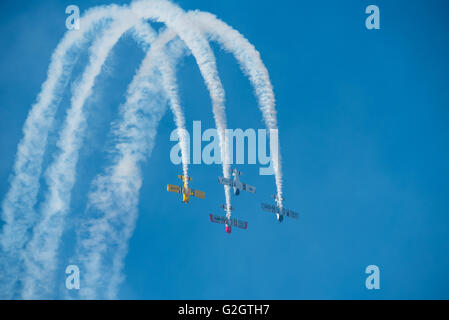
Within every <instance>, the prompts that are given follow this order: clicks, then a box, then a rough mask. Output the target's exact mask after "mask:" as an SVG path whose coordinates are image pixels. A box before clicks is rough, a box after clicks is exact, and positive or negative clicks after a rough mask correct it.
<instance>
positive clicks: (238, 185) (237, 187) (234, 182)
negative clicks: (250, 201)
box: [218, 168, 256, 196]
mask: <svg viewBox="0 0 449 320" xmlns="http://www.w3.org/2000/svg"><path fill="white" fill-rule="evenodd" d="M241 174H242V173H241V172H240V171H238V170H237V169H235V168H234V170H232V175H233V176H234V179H229V178H223V177H218V182H219V183H220V184H224V185H228V186H230V187H233V188H234V194H235V195H236V196H238V195H239V194H240V191H241V190H245V191H248V192H250V193H256V187H253V186H250V185H249V184H246V183H243V182H241V181H240V179H239V175H241Z"/></svg>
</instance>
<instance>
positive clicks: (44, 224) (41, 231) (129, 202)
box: [2, 0, 282, 297]
mask: <svg viewBox="0 0 449 320" xmlns="http://www.w3.org/2000/svg"><path fill="white" fill-rule="evenodd" d="M109 8H112V9H111V10H107V9H105V8H100V9H93V10H90V11H89V12H101V13H100V14H97V20H98V21H100V20H101V19H106V18H108V17H111V16H112V15H113V13H115V12H116V13H117V14H116V17H115V20H114V22H113V27H111V28H114V26H116V27H117V28H119V27H118V25H119V24H120V22H117V21H119V20H120V19H121V18H122V19H123V21H122V22H121V23H123V25H128V29H129V28H131V27H132V26H133V25H134V24H135V22H134V21H135V20H136V19H137V20H139V21H140V19H141V18H144V19H152V20H156V21H159V22H164V23H165V24H166V25H167V26H168V27H169V28H170V29H172V30H173V31H168V32H171V33H172V35H171V36H170V37H171V38H173V37H174V35H175V34H178V35H179V37H180V38H181V39H182V40H183V41H184V42H185V43H186V44H187V46H188V47H189V49H190V50H191V52H192V53H193V55H194V57H195V59H196V61H197V64H198V66H199V68H200V71H201V74H202V75H203V78H204V79H205V82H206V85H207V87H208V89H209V92H210V95H211V99H212V104H213V111H214V119H215V122H216V127H217V130H218V132H219V143H220V150H221V155H222V159H223V174H224V176H225V177H229V159H228V158H227V148H226V146H227V145H228V144H227V141H226V136H225V134H224V130H225V129H226V117H225V113H224V91H223V88H222V86H221V82H220V79H219V78H218V73H217V70H216V64H215V57H214V55H213V53H212V51H211V49H210V47H209V44H208V42H207V41H206V40H205V39H204V38H203V32H205V33H206V34H207V35H208V36H209V37H210V39H212V40H216V41H218V42H220V43H221V44H222V46H223V47H224V48H225V49H226V50H228V51H230V52H232V53H233V54H234V55H235V57H236V58H237V59H238V60H239V63H240V65H241V67H242V69H243V71H244V72H245V73H246V74H247V75H248V76H249V78H250V80H251V82H252V84H253V86H254V90H255V93H256V96H257V97H258V101H259V105H260V107H261V110H262V113H263V115H264V120H265V123H266V125H267V127H269V128H277V123H276V111H275V109H274V94H273V92H272V87H271V83H270V80H269V76H268V72H267V70H266V68H265V66H264V65H263V63H262V61H261V60H260V55H259V53H258V52H257V51H256V50H255V48H254V47H253V46H252V45H251V44H250V43H249V42H248V41H247V40H246V39H245V38H243V36H241V35H240V33H238V32H237V31H236V30H234V29H232V28H231V27H229V26H227V25H226V24H225V23H223V22H222V21H220V20H218V19H217V18H216V17H215V16H213V15H210V14H206V13H201V12H194V13H189V14H188V15H186V14H185V13H184V11H183V10H182V9H180V8H178V7H177V6H175V5H173V4H171V3H169V2H167V1H165V0H154V1H147V0H142V1H138V2H135V3H133V4H132V5H131V7H130V8H131V10H132V11H133V13H134V16H133V17H134V18H133V19H134V21H133V22H131V21H127V19H126V18H123V12H119V11H120V10H118V9H117V7H116V6H111V7H109ZM95 10H97V11H95ZM102 10H103V11H102ZM108 11H109V12H108ZM111 12H113V13H111ZM92 16H93V15H92ZM92 20H95V19H92ZM130 20H131V18H130ZM196 20H198V21H196ZM86 25H87V23H86V22H84V21H83V28H85V26H86ZM197 28H200V29H197ZM124 29H125V28H124ZM83 30H86V29H83ZM126 30H127V29H126ZM126 30H125V31H126ZM123 32H124V31H122V33H123ZM118 33H119V32H117V34H114V35H111V34H110V33H109V34H106V33H105V38H108V37H109V41H111V42H114V40H113V39H114V37H116V36H118V38H120V36H121V34H122V33H120V34H118ZM68 34H69V33H68ZM167 37H168V38H170V37H169V36H167ZM66 38H68V36H67V35H66V36H65V38H64V39H66ZM73 38H76V37H73ZM78 38H82V37H81V36H79V35H78ZM117 40H118V39H117ZM117 40H115V41H117ZM63 41H64V40H63ZM76 41H78V42H81V40H80V39H76ZM76 41H72V42H74V43H76ZM104 41H108V40H104ZM162 42H163V41H162V40H161V43H162ZM167 42H168V41H167ZM95 43H96V44H97V43H99V41H96V42H95ZM65 45H66V46H67V47H68V45H67V44H65ZM112 46H113V44H112ZM112 46H111V48H112ZM60 47H63V45H62V44H60V45H58V49H59V48H60ZM105 47H106V46H104V45H101V46H99V47H98V49H102V51H103V49H104V48H105ZM93 48H95V44H94V46H93ZM161 48H162V46H161ZM58 49H57V50H58ZM65 50H66V51H67V49H65ZM66 51H64V50H62V49H61V50H60V52H59V54H60V55H61V56H63V55H67V54H66ZM106 51H109V50H106ZM158 51H160V50H154V52H158ZM55 55H56V51H55V53H54V55H53V59H52V64H51V66H50V69H49V78H48V79H47V81H46V83H44V85H43V91H42V92H45V93H46V96H48V98H47V101H45V100H43V101H44V103H41V102H40V101H39V100H38V103H37V104H36V105H40V109H39V108H38V107H36V105H35V106H34V107H33V110H38V111H36V112H37V113H38V114H40V113H43V112H47V111H48V113H49V117H48V119H49V120H48V119H42V117H41V118H39V117H36V115H35V114H33V110H32V111H31V112H30V116H29V118H28V119H27V122H26V124H25V129H24V133H25V136H24V139H23V140H22V141H21V144H20V145H19V151H18V155H17V161H16V166H15V169H16V170H15V176H14V178H13V181H12V183H11V189H10V191H9V193H8V195H7V198H6V199H5V201H4V203H3V216H4V217H7V218H5V221H6V222H7V224H6V225H5V229H4V235H7V234H8V232H10V234H11V230H13V228H16V229H18V230H19V231H20V232H21V235H22V239H23V240H22V241H19V244H20V243H21V246H17V245H16V248H20V247H23V245H24V244H25V243H26V233H27V232H26V231H27V230H28V229H29V227H30V226H32V225H33V223H34V220H33V219H34V218H32V216H33V215H32V214H31V215H30V214H28V212H32V210H31V211H27V210H26V209H27V208H31V209H32V208H33V206H34V204H35V202H36V200H35V198H36V194H37V189H38V187H39V185H38V179H39V176H40V170H41V165H42V156H43V152H44V151H43V150H45V145H46V142H45V141H44V142H42V140H40V141H37V142H38V143H35V142H36V141H32V140H33V139H32V138H33V137H30V133H28V135H27V131H26V129H27V128H28V127H29V126H30V125H29V123H31V124H32V126H31V127H32V128H34V129H35V127H39V126H40V125H42V124H44V126H43V128H41V127H39V128H38V129H39V130H41V131H42V133H39V134H40V139H41V137H42V136H44V137H46V135H47V134H48V130H49V128H50V127H51V122H52V119H53V118H54V112H55V111H53V115H52V114H51V113H52V110H51V108H49V107H48V105H51V104H52V103H54V101H53V100H55V99H56V97H57V92H58V89H57V87H58V86H57V83H58V81H60V80H59V79H61V78H63V74H64V72H63V71H61V70H58V68H56V71H59V75H58V72H55V71H51V70H52V66H53V63H54V61H58V60H54V59H55ZM106 57H107V52H106V53H104V54H103V53H101V54H100V55H99V56H94V55H91V57H90V59H91V65H90V66H88V67H87V68H86V72H85V73H84V75H83V78H84V77H86V78H87V79H86V80H88V81H87V84H86V85H83V84H82V83H79V84H78V85H79V86H78V87H77V88H76V89H75V94H74V96H73V97H72V109H71V110H70V111H69V113H68V115H73V119H71V118H67V120H66V124H65V127H64V129H63V133H62V134H61V138H60V141H59V142H58V147H60V149H61V150H62V151H61V153H60V155H59V158H58V159H56V160H55V162H54V163H53V164H52V166H51V167H50V169H49V170H48V171H47V172H48V174H47V182H48V184H49V186H50V193H49V195H47V197H46V202H45V204H44V205H43V206H42V211H43V213H44V218H43V220H42V221H41V222H40V223H39V225H38V227H37V228H36V233H35V235H34V237H33V239H32V241H31V242H30V244H29V245H28V247H27V249H28V252H27V254H26V255H25V256H26V262H27V267H29V268H30V269H33V270H34V271H33V272H31V273H30V274H31V275H32V276H33V277H35V278H34V280H33V279H32V280H30V279H29V278H28V279H27V282H26V290H25V291H24V297H30V296H32V295H33V292H34V291H35V290H36V289H38V290H41V289H45V285H43V283H42V282H39V281H37V282H36V281H35V279H43V278H45V274H42V273H40V272H39V271H42V270H45V271H47V267H48V266H50V264H51V262H49V263H48V264H47V263H46V261H47V259H48V258H50V259H49V261H53V268H54V266H55V265H56V264H55V263H54V261H55V257H56V250H57V246H58V243H59V239H60V236H61V233H62V226H63V218H64V215H65V213H66V211H67V207H68V203H69V201H70V190H71V185H72V186H73V182H74V170H75V165H76V160H77V156H78V149H79V147H80V144H81V140H82V138H81V136H82V127H83V123H84V121H85V119H84V115H83V110H82V107H83V104H84V101H85V99H87V97H88V96H89V95H90V91H91V89H92V86H93V83H94V80H95V77H96V74H98V72H100V71H101V66H102V64H103V63H102V62H101V60H102V59H103V58H104V59H106ZM153 58H154V61H159V62H162V63H160V65H159V70H160V71H161V73H162V81H161V82H162V84H163V89H164V90H165V91H166V92H167V94H168V96H169V100H170V106H171V108H172V111H173V112H174V114H175V122H176V124H177V127H178V128H182V127H183V126H185V120H184V117H183V113H182V109H181V106H180V103H179V98H178V96H177V87H176V81H175V77H174V72H173V70H172V65H171V64H170V63H167V64H164V63H163V60H160V57H158V56H157V55H155V56H154V57H153ZM58 59H60V60H61V61H58V63H59V66H62V67H64V66H65V65H69V62H66V61H63V59H64V57H63V58H61V57H59V56H58ZM104 59H103V62H104ZM92 60H94V61H96V63H92ZM50 71H51V72H50ZM50 75H52V77H50ZM150 78H151V79H152V81H154V79H156V78H157V74H154V75H153V76H152V77H150ZM49 79H55V80H53V82H54V83H53V84H52V82H51V81H49ZM141 81H145V80H142V79H141ZM47 82H49V84H47ZM46 86H48V87H53V88H52V89H51V90H48V89H45V88H46ZM79 88H81V89H79ZM144 89H146V90H147V91H148V92H149V93H151V96H152V97H153V98H154V99H155V100H154V101H158V98H156V97H157V96H160V97H159V100H163V99H164V98H162V97H161V93H160V90H161V89H160V88H157V85H155V84H154V82H153V83H151V81H150V82H147V87H146V88H144ZM130 90H131V91H132V90H133V87H132V86H130ZM41 95H42V93H41ZM143 96H144V94H143V93H142V91H140V93H136V94H134V95H132V97H131V98H130V100H129V101H128V100H127V103H129V104H135V108H139V107H138V103H137V102H138V101H143V100H142V99H143ZM39 99H41V96H40V97H39ZM41 100H42V99H41ZM45 103H47V106H45ZM163 105H165V104H164V103H155V105H154V106H153V107H151V108H149V109H148V110H147V111H148V114H146V113H144V114H145V115H146V116H147V117H148V118H149V119H150V120H148V121H147V122H146V120H142V119H138V118H136V117H135V114H133V110H134V111H135V110H137V109H133V108H131V109H130V111H129V112H128V111H126V112H124V122H123V124H122V125H124V127H123V128H127V129H128V130H127V132H126V135H124V137H127V138H129V140H130V141H134V142H136V143H143V142H144V141H143V140H142V139H144V138H143V137H142V136H139V130H137V128H147V129H149V130H148V132H147V134H148V135H149V136H150V137H151V136H153V137H154V135H155V134H156V128H157V123H158V122H159V119H160V117H161V116H162V114H163V111H164V110H165V109H164V108H163V107H162V106H163ZM42 106H43V107H42ZM46 109H48V110H46ZM53 109H56V107H54V108H53ZM178 111H179V112H181V113H178ZM44 120H45V121H44ZM39 121H41V122H42V123H41V122H39ZM139 121H140V122H142V124H140V125H139V123H138V122H139ZM126 123H128V125H129V127H128V126H127V125H126ZM145 123H146V124H145ZM130 124H132V125H130ZM27 126H28V127H27ZM33 126H34V127H33ZM120 130H121V129H119V131H120ZM181 132H182V131H181ZM33 133H36V131H34V132H33ZM122 133H123V132H122ZM39 134H38V135H34V138H35V137H39ZM64 139H66V140H64ZM181 139H182V137H180V140H181ZM35 140H36V139H35ZM44 140H46V139H44ZM125 140H126V139H125ZM66 141H68V142H69V143H68V145H67V146H66V145H65V142H66ZM151 141H152V140H151ZM151 141H150V143H149V144H148V146H147V147H144V149H145V148H146V150H147V151H149V152H150V151H151V149H152V143H153V142H151ZM180 142H181V152H182V155H183V171H184V175H186V176H187V166H186V163H187V161H185V160H186V158H185V157H184V156H185V155H187V152H185V151H186V150H185V149H183V147H182V140H181V141H180ZM127 143H128V142H126V141H124V142H123V143H121V144H119V145H118V146H117V150H120V152H121V155H122V157H121V159H120V161H119V162H117V163H116V164H115V166H114V167H110V170H109V169H108V170H109V172H108V174H109V175H110V176H111V175H112V176H114V177H115V178H117V179H116V181H113V182H115V183H116V184H117V185H116V187H117V188H119V189H120V188H122V190H120V192H121V194H122V195H128V196H129V197H123V198H122V200H123V201H122V202H120V205H123V207H126V208H136V207H137V198H138V191H139V189H140V184H141V177H140V172H139V168H138V166H137V165H136V164H137V163H138V162H139V161H142V160H143V159H144V158H145V156H147V155H148V153H147V154H145V153H143V155H144V156H143V157H144V158H143V159H141V158H139V156H136V155H135V154H133V153H132V154H130V153H127V151H126V150H128V151H129V149H128V148H129V145H127ZM23 145H25V146H26V148H25V150H26V151H29V150H28V149H27V148H29V149H32V152H28V153H27V152H21V151H23V148H22V149H21V146H23ZM36 146H37V148H36V149H33V148H34V147H36ZM135 147H136V148H139V147H138V146H135ZM33 152H34V153H33ZM40 153H41V154H42V155H39V154H40ZM273 166H274V170H275V174H276V185H277V189H278V195H281V194H282V176H281V167H280V161H279V160H276V158H275V159H274V160H273ZM17 168H20V170H18V169H17ZM67 168H68V169H69V170H68V171H65V169H67ZM112 171H113V172H112ZM18 173H19V174H18ZM124 176H126V177H128V178H126V179H123V177H124ZM18 177H19V178H18ZM103 178H104V176H103ZM58 179H59V180H58ZM57 180H58V181H57ZM101 180H102V176H99V178H98V179H97V180H96V181H95V183H94V184H95V185H96V187H97V189H98V190H100V191H101V186H102V184H103V183H104V181H106V180H103V182H101ZM22 185H24V186H25V187H27V188H28V189H27V190H29V191H30V192H27V193H25V192H24V191H23V190H25V188H24V189H20V188H21V186H22ZM14 186H16V187H14ZM19 187H20V188H19ZM33 188H34V189H33ZM19 189H20V190H19ZM98 190H97V191H98ZM33 191H35V194H34V196H33ZM105 192H106V193H107V192H109V191H105ZM21 193H22V196H25V195H31V197H29V198H30V199H29V200H28V201H27V202H24V205H25V207H24V208H25V210H23V211H22V213H24V214H23V216H25V217H24V218H22V219H18V220H19V224H17V223H16V221H15V220H17V219H15V218H14V214H11V212H12V211H11V210H9V209H11V208H12V210H16V208H18V207H19V202H23V201H22V200H23V199H21V198H20V194H21ZM225 193H226V202H227V207H228V208H229V207H230V190H229V187H227V186H225ZM101 195H102V194H101V193H98V192H96V191H95V192H92V193H91V196H90V197H89V199H90V200H91V199H92V201H90V200H89V201H90V205H92V207H96V208H97V209H100V211H103V212H104V210H101V209H102V208H101V204H99V202H98V201H101V198H97V197H96V196H101ZM103 195H104V194H103ZM99 199H100V200H99ZM14 201H15V204H16V206H15V207H14ZM8 206H9V207H8ZM26 206H28V207H26ZM5 207H6V208H7V210H5ZM88 208H89V207H88ZM105 209H108V208H105ZM8 210H9V211H8ZM131 211H132V212H130V217H128V218H126V217H123V214H122V215H120V213H122V212H123V208H122V210H121V211H120V210H119V211H116V212H115V213H114V212H111V214H110V215H109V217H108V218H107V219H103V221H102V222H103V223H97V222H98V221H90V222H92V224H91V225H90V226H89V225H88V224H89V223H90V222H88V223H87V227H88V228H87V230H90V231H103V232H104V231H106V230H105V229H102V228H105V227H106V228H107V227H108V225H109V226H110V225H111V222H112V221H113V220H114V219H115V218H118V219H123V222H124V226H125V228H124V229H123V230H122V232H120V233H118V234H117V235H116V243H118V244H119V246H118V248H116V249H117V252H116V253H115V255H114V258H113V261H112V264H113V269H114V270H116V271H115V272H114V273H113V276H112V278H113V281H112V282H111V284H110V289H111V290H110V291H109V292H111V295H112V296H114V293H115V292H116V288H117V286H118V285H119V284H120V270H121V269H122V264H123V258H124V256H125V255H126V251H127V243H128V239H129V237H130V236H131V234H132V232H133V230H134V225H135V219H136V216H137V211H136V209H133V210H131ZM25 213H27V214H28V215H26V214H25ZM228 214H229V212H228ZM8 218H9V220H8ZM20 224H21V225H20ZM55 225H56V226H57V228H56V229H55V230H51V229H50V228H49V227H53V226H55ZM17 226H21V227H19V228H18V227H17ZM7 227H9V231H7ZM91 234H92V233H91ZM12 238H13V237H7V236H6V237H2V240H3V239H6V241H8V240H9V239H12ZM97 240H98V239H89V238H88V239H87V241H86V243H89V242H92V243H93V242H95V241H97ZM124 240H125V241H124ZM3 242H4V241H2V245H3V246H4V247H7V248H9V249H11V248H14V245H11V244H8V243H7V245H6V246H5V245H4V243H3ZM97 244H98V242H97ZM100 245H101V244H100ZM41 246H43V247H44V248H45V249H46V250H48V252H47V253H48V256H45V255H44V256H43V257H38V255H36V252H37V249H38V248H39V247H41ZM107 250H111V248H107V246H106V245H104V250H103V251H107ZM96 258H97V259H101V256H97V257H96ZM44 260H45V261H44ZM92 261H93V263H95V262H96V263H99V261H98V260H95V259H94V260H92ZM92 261H90V262H92ZM42 262H43V264H42ZM90 262H89V263H90ZM48 270H50V271H51V270H52V267H51V266H50V268H49V269H48ZM47 274H48V273H47ZM89 294H95V292H94V291H92V292H90V293H87V295H86V296H89Z"/></svg>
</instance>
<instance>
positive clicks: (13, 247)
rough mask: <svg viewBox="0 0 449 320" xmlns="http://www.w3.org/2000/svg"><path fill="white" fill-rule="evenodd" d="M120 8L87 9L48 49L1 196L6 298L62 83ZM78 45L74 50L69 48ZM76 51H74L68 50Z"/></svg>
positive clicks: (0, 271)
mask: <svg viewBox="0 0 449 320" xmlns="http://www.w3.org/2000/svg"><path fill="white" fill-rule="evenodd" d="M120 10H121V9H120V8H119V7H118V6H116V5H110V6H103V7H96V8H92V9H90V10H88V11H87V12H86V14H85V16H84V19H83V30H77V31H69V32H67V33H66V34H65V35H64V37H63V39H62V40H61V41H60V43H59V44H58V46H57V47H56V49H55V51H54V52H53V54H52V57H51V62H50V66H49V68H48V71H47V79H46V81H45V82H44V83H43V85H42V89H41V92H40V93H39V95H38V97H37V101H36V103H35V104H34V105H33V106H32V108H31V110H30V112H29V114H28V117H27V119H26V121H25V124H24V127H23V134H24V136H23V138H22V140H21V141H20V143H19V145H18V150H17V154H16V160H15V163H14V169H13V174H12V175H11V178H10V181H11V182H10V189H9V190H8V192H7V194H6V196H5V199H4V200H3V202H2V219H3V221H4V222H5V224H4V225H3V229H2V233H1V235H0V244H1V247H2V250H3V252H2V253H1V254H2V259H0V260H1V266H0V284H1V285H0V288H1V290H0V297H2V298H3V297H4V298H11V297H12V296H13V293H14V292H15V290H14V288H15V287H17V281H18V280H19V279H18V276H17V275H18V273H20V272H21V270H22V266H21V265H22V262H21V257H20V255H19V254H18V252H20V250H22V249H23V248H24V246H25V244H26V243H27V241H28V239H29V230H30V229H31V228H32V226H33V225H34V223H35V221H36V220H37V219H36V217H37V215H36V214H35V212H34V205H35V204H36V199H37V193H38V190H39V177H40V175H41V170H42V161H43V156H44V152H45V148H46V145H47V137H48V132H49V130H50V129H51V127H52V125H53V120H54V117H55V113H56V110H57V106H58V103H59V101H60V99H61V94H60V92H62V91H63V89H64V88H65V86H66V84H67V82H68V79H69V76H70V73H71V70H72V67H73V65H74V63H75V61H76V52H79V51H80V50H81V48H82V47H83V46H84V45H85V44H86V43H87V41H88V40H89V35H90V33H91V32H92V30H93V29H94V27H96V25H98V24H101V23H102V22H105V20H108V19H110V18H114V17H116V16H117V14H118V12H119V11H120ZM73 49H78V50H73ZM73 51H75V52H73Z"/></svg>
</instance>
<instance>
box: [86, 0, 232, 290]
mask: <svg viewBox="0 0 449 320" xmlns="http://www.w3.org/2000/svg"><path fill="white" fill-rule="evenodd" d="M132 8H134V9H135V10H136V14H138V13H139V14H140V13H143V17H144V18H150V19H155V18H156V19H157V20H158V21H161V22H164V23H166V25H167V26H168V27H169V28H173V29H174V31H176V32H177V33H178V35H179V36H180V37H181V39H183V40H184V42H185V43H186V44H187V46H188V47H189V49H190V50H191V51H192V53H193V54H194V55H195V58H196V60H197V63H198V65H199V67H200V71H201V72H202V74H203V77H204V78H205V81H206V85H207V86H208V88H209V91H210V93H211V98H212V101H213V110H214V115H215V120H216V126H217V129H218V130H219V132H220V133H221V138H220V141H221V150H222V155H224V154H225V151H224V150H225V149H224V146H223V144H224V128H226V118H225V115H224V105H223V103H224V92H223V89H222V87H221V82H220V80H219V78H218V75H217V71H216V66H215V59H214V56H213V54H212V51H211V49H210V47H209V45H208V43H207V42H205V41H204V40H203V39H202V38H201V35H200V34H198V33H197V32H194V31H195V28H194V26H193V25H192V22H191V21H189V20H186V19H185V18H184V14H183V11H182V10H181V9H179V8H177V7H175V6H173V5H172V4H170V3H168V2H166V1H153V2H150V3H149V2H142V1H140V2H136V3H133V5H132ZM150 50H151V49H150ZM169 82H170V83H173V81H169ZM133 83H134V81H133ZM133 86H134V85H131V88H133ZM130 91H132V90H130ZM169 93H170V90H169ZM130 100H131V101H136V100H137V99H136V98H133V97H131V98H130ZM131 118H132V119H135V115H134V116H131ZM134 138H135V137H134ZM140 140H141V139H140ZM123 146H126V144H122V145H121V146H119V147H118V149H120V147H123ZM136 154H138V153H136V152H132V153H129V152H127V151H126V150H122V155H121V157H120V161H117V164H116V165H115V167H113V168H110V169H108V171H109V178H108V176H102V177H99V178H97V180H96V182H95V184H94V185H95V188H96V191H95V192H93V193H91V196H90V197H89V203H90V204H93V207H95V208H96V209H98V210H99V211H101V212H102V213H104V214H105V215H104V216H103V217H101V218H99V219H96V221H91V222H89V223H88V230H89V231H88V232H87V235H88V236H87V239H86V240H85V241H83V242H84V243H83V245H82V247H84V248H83V249H82V250H81V251H83V252H90V255H89V254H88V255H87V256H86V257H89V258H86V259H84V263H86V264H87V268H88V270H89V272H88V273H89V278H90V279H89V280H88V281H87V282H88V283H89V284H91V285H87V288H85V290H84V292H83V296H84V297H88V298H92V297H96V295H97V292H96V290H95V288H94V286H97V287H98V283H99V281H101V279H100V275H104V274H105V273H104V272H102V270H101V259H102V257H101V252H104V251H106V250H108V247H107V245H106V244H105V242H104V241H105V239H106V237H107V238H108V240H109V241H111V238H110V234H111V232H110V230H109V229H110V228H111V226H112V225H117V224H118V223H117V222H115V223H111V220H114V219H125V220H124V221H125V222H127V226H128V227H126V228H124V230H125V231H126V230H127V231H128V232H125V234H123V236H124V238H123V237H118V239H119V240H120V241H119V242H116V243H117V244H118V246H119V247H121V249H120V250H117V253H116V256H115V257H116V258H115V260H114V261H113V264H114V265H116V268H115V269H117V270H118V272H113V274H115V275H118V274H119V271H120V270H121V268H122V263H123V262H122V261H123V257H124V256H125V255H126V251H127V243H128V239H129V237H130V235H131V234H132V231H133V230H134V224H135V223H134V220H135V215H136V208H135V206H136V204H137V198H136V195H137V194H138V190H139V188H140V179H141V178H140V173H139V169H138V166H137V160H138V159H137V160H136V159H135V156H136ZM222 159H225V161H224V165H223V171H224V174H225V176H226V175H227V176H229V166H228V165H227V164H228V163H229V162H227V161H226V158H225V157H224V156H222ZM124 163H125V164H126V166H125V165H124ZM126 167H127V168H133V169H132V170H124V168H126ZM124 172H125V173H127V174H126V175H124ZM225 172H226V173H227V174H226V173H225ZM129 176H132V177H133V178H134V179H133V180H135V181H138V183H137V184H136V183H135V181H134V182H133V183H131V182H130V181H127V179H129ZM124 177H128V178H127V179H124ZM123 179H124V180H123ZM108 180H111V181H108ZM130 186H134V188H132V189H133V190H134V194H133V196H131V195H130V194H131V193H132V192H130V191H129V188H130ZM117 190H118V191H119V192H117ZM123 195H127V196H126V197H123ZM122 197H123V200H124V203H126V204H132V203H133V201H131V199H135V201H134V203H135V204H134V205H133V206H128V205H123V203H120V206H119V208H120V210H118V212H117V210H114V208H111V201H110V199H122ZM227 203H228V204H229V206H227V207H228V208H229V207H230V193H229V188H227ZM123 211H125V212H126V215H127V216H128V218H124V212H123ZM133 213H134V214H133ZM125 217H126V216H125ZM113 234H116V233H114V232H113ZM111 282H112V284H111V285H110V288H116V287H117V286H118V284H119V283H120V278H119V277H116V280H114V279H112V281H111ZM115 291H116V290H114V289H111V290H109V293H110V295H112V296H114V295H115Z"/></svg>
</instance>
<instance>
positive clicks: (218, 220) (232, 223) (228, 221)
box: [209, 204, 248, 234]
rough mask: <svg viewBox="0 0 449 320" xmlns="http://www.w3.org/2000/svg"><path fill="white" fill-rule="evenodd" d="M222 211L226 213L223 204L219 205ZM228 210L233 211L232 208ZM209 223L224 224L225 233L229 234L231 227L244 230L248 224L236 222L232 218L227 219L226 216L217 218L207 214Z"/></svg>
mask: <svg viewBox="0 0 449 320" xmlns="http://www.w3.org/2000/svg"><path fill="white" fill-rule="evenodd" d="M220 207H221V208H222V209H224V210H225V211H226V206H225V205H224V204H222V205H220ZM230 210H234V208H233V207H231V208H230ZM209 217H210V221H211V222H214V223H219V224H224V225H225V231H226V233H228V234H230V233H231V230H232V227H233V226H234V227H237V228H239V229H244V230H246V229H247V228H248V222H245V221H241V220H237V219H234V218H228V217H227V216H217V215H215V214H209Z"/></svg>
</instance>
